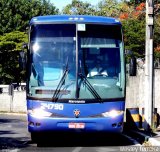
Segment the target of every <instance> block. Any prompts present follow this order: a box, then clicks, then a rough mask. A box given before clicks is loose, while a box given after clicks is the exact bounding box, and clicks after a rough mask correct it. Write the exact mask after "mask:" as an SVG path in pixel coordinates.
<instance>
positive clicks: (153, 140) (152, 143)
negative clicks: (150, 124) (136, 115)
mask: <svg viewBox="0 0 160 152" xmlns="http://www.w3.org/2000/svg"><path fill="white" fill-rule="evenodd" d="M148 142H150V143H151V145H152V146H160V141H158V140H156V139H155V138H152V137H150V138H149V139H148Z"/></svg>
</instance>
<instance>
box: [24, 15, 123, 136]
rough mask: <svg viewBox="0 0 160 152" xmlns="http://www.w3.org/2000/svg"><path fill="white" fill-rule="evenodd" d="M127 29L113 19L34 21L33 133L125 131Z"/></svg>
mask: <svg viewBox="0 0 160 152" xmlns="http://www.w3.org/2000/svg"><path fill="white" fill-rule="evenodd" d="M122 37H123V35H122V25H121V23H120V22H119V21H118V20H117V19H114V18H109V17H100V16H86V15H50V16H38V17H34V18H32V19H31V21H30V24H29V43H28V51H27V112H28V130H29V132H30V133H31V137H32V139H36V138H37V137H38V135H40V133H41V132H48V131H53V132H54V131H55V132H114V133H120V132H122V131H123V118H124V110H125V63H124V60H125V59H124V44H123V38H122Z"/></svg>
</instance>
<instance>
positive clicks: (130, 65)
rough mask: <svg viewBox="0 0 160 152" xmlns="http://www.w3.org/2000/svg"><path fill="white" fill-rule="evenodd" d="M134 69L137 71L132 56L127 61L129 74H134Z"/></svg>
mask: <svg viewBox="0 0 160 152" xmlns="http://www.w3.org/2000/svg"><path fill="white" fill-rule="evenodd" d="M136 71H137V64H136V58H135V57H134V56H132V57H131V58H130V61H129V75H130V76H136Z"/></svg>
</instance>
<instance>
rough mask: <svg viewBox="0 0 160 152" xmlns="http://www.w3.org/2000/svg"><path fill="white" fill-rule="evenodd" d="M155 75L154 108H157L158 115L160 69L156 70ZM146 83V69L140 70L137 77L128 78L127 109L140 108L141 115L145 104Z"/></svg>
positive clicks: (159, 110) (159, 111) (159, 107)
mask: <svg viewBox="0 0 160 152" xmlns="http://www.w3.org/2000/svg"><path fill="white" fill-rule="evenodd" d="M154 73H155V75H154V93H153V96H154V107H155V108H157V110H158V113H160V93H159V92H160V87H159V86H160V69H155V71H154ZM144 81H145V75H144V69H138V70H137V76H136V77H129V76H127V89H126V107H127V108H136V107H138V108H140V113H141V110H142V108H144V104H145V101H144V100H145V99H144V89H145V88H144V87H145V84H144Z"/></svg>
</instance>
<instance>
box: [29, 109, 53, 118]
mask: <svg viewBox="0 0 160 152" xmlns="http://www.w3.org/2000/svg"><path fill="white" fill-rule="evenodd" d="M28 113H30V114H31V115H32V116H34V117H37V118H38V117H50V116H51V115H52V113H51V112H48V111H45V110H43V109H41V108H37V109H33V110H28Z"/></svg>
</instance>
